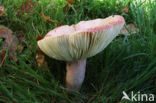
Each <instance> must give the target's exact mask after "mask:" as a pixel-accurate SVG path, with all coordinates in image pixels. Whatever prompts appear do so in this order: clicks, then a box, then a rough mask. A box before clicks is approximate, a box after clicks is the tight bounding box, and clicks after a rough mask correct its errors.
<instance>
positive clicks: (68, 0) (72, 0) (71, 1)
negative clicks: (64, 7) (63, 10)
mask: <svg viewBox="0 0 156 103" xmlns="http://www.w3.org/2000/svg"><path fill="white" fill-rule="evenodd" d="M66 1H67V2H68V3H69V4H72V3H73V2H75V0H66Z"/></svg>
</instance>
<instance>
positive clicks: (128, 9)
mask: <svg viewBox="0 0 156 103" xmlns="http://www.w3.org/2000/svg"><path fill="white" fill-rule="evenodd" d="M0 7H1V12H0V14H1V16H0V25H2V26H5V27H7V28H9V29H10V30H11V31H12V32H13V34H12V35H14V36H15V37H16V38H17V40H18V43H14V44H15V45H16V50H15V51H14V52H15V55H14V56H11V55H10V54H11V53H10V52H13V51H10V50H9V49H4V48H3V44H4V43H5V42H6V41H9V39H7V38H4V37H2V36H1V35H2V33H3V32H2V31H0V37H1V38H0V46H1V47H0V57H1V58H0V64H2V66H1V68H0V102H1V103H132V102H130V101H127V100H121V98H122V91H126V93H127V94H129V95H130V93H131V91H134V92H138V91H140V92H141V93H149V94H151V93H152V94H156V15H155V14H156V1H154V0H0ZM2 8H3V9H2ZM116 14H117V15H122V16H124V18H125V20H126V25H127V26H128V25H129V24H131V25H133V26H130V29H128V31H126V32H121V33H120V34H119V36H118V37H117V38H116V39H115V40H113V42H111V44H110V45H109V46H108V47H107V48H106V49H105V50H104V51H103V52H101V53H99V54H98V55H96V56H94V57H92V58H89V59H88V60H87V70H86V77H85V80H84V84H83V86H82V88H81V90H80V92H71V93H70V94H69V93H68V92H67V89H66V88H65V72H66V71H65V62H62V61H57V60H54V59H52V58H49V57H46V56H44V55H43V54H41V53H39V52H38V50H37V39H38V38H41V36H44V35H45V34H46V33H47V32H48V31H49V30H52V29H54V28H55V27H58V26H60V25H66V24H67V25H71V24H75V23H78V22H79V21H81V20H91V19H96V18H105V17H107V16H110V15H116ZM126 25H125V28H126ZM126 30H127V29H126ZM36 38H37V39H36ZM8 48H9V47H8ZM10 48H11V47H10ZM2 61H3V62H2Z"/></svg>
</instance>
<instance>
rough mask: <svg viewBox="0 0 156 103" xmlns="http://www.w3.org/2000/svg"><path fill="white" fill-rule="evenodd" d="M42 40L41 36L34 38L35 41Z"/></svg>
mask: <svg viewBox="0 0 156 103" xmlns="http://www.w3.org/2000/svg"><path fill="white" fill-rule="evenodd" d="M43 38H44V37H43V36H40V35H38V36H37V37H36V40H37V41H39V40H41V39H43Z"/></svg>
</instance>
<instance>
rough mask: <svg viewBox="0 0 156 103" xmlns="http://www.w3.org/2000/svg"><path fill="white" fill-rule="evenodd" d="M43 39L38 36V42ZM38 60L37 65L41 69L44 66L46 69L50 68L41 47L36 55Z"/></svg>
mask: <svg viewBox="0 0 156 103" xmlns="http://www.w3.org/2000/svg"><path fill="white" fill-rule="evenodd" d="M41 39H43V37H42V36H37V37H36V40H37V41H38V40H41ZM36 60H37V65H38V67H39V68H41V67H42V66H44V68H46V69H47V68H48V66H47V62H46V61H45V54H44V53H43V52H42V51H41V50H40V48H39V47H37V53H36Z"/></svg>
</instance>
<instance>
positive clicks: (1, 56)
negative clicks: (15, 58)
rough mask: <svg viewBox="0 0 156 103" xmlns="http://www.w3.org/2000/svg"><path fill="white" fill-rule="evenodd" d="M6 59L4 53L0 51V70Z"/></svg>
mask: <svg viewBox="0 0 156 103" xmlns="http://www.w3.org/2000/svg"><path fill="white" fill-rule="evenodd" d="M5 58H6V55H5V51H3V50H2V51H0V68H1V67H2V65H3V63H4V60H5Z"/></svg>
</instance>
